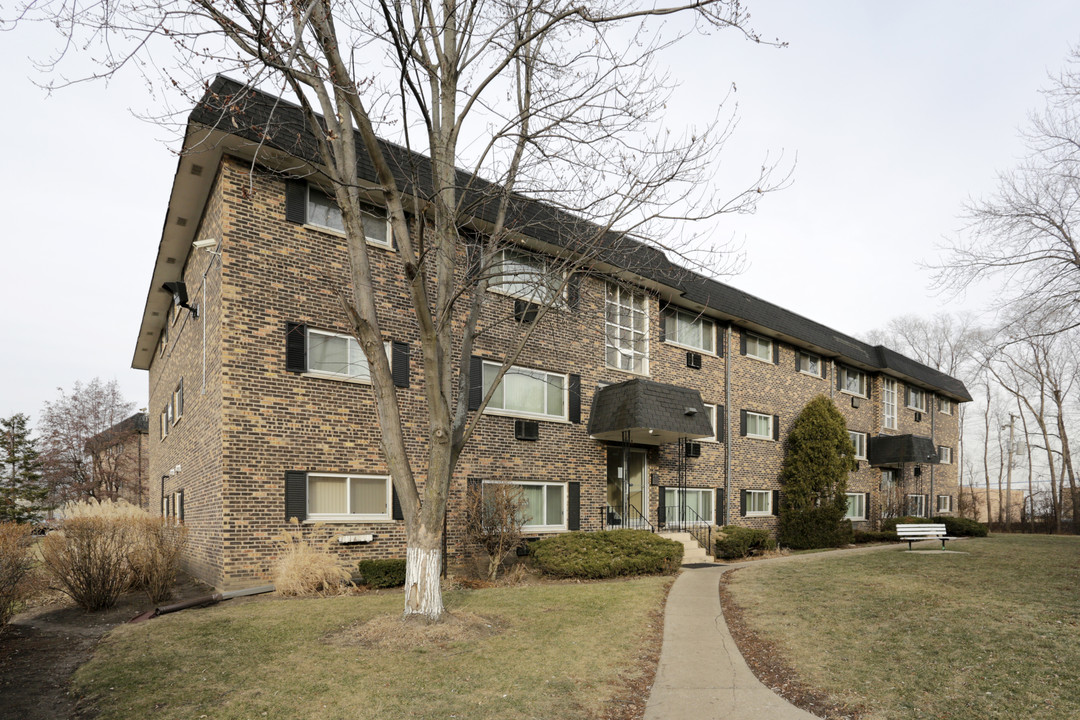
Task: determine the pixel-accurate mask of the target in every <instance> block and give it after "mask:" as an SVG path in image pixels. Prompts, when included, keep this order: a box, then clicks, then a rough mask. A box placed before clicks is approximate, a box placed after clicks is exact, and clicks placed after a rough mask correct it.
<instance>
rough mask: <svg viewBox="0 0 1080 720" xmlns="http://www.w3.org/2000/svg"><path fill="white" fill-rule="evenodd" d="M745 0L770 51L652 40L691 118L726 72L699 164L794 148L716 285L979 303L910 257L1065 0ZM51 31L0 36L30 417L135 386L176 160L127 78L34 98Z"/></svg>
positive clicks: (1012, 147) (866, 318) (1009, 125)
mask: <svg viewBox="0 0 1080 720" xmlns="http://www.w3.org/2000/svg"><path fill="white" fill-rule="evenodd" d="M749 8H750V10H751V12H752V15H753V25H754V26H755V27H756V28H757V29H758V30H759V31H761V33H762V35H763V36H765V37H770V38H771V37H778V38H780V39H782V40H784V41H786V42H787V43H788V44H789V45H788V47H787V48H784V49H774V48H769V47H764V46H757V45H753V44H752V43H749V42H746V41H744V40H741V39H740V38H738V37H737V36H735V35H734V34H719V35H714V36H710V37H694V38H691V39H690V41H689V42H688V43H686V44H685V45H683V46H682V47H681V48H680V50H679V51H678V53H677V54H675V55H673V56H672V58H671V59H672V66H671V72H672V73H673V75H675V76H676V77H678V78H680V79H681V81H682V83H683V84H682V87H681V88H680V90H679V93H678V94H677V96H676V97H675V98H674V101H673V103H672V104H671V111H672V112H673V113H689V114H691V115H701V110H702V108H703V107H704V108H706V110H707V109H708V108H709V107H710V106H715V104H716V102H717V99H718V98H720V97H722V96H723V95H724V94H725V93H726V92H727V90H728V89H729V88H730V86H731V84H732V83H735V84H736V87H737V92H736V93H735V95H734V98H735V99H736V100H737V101H738V104H739V117H740V124H739V127H738V130H737V132H736V134H735V135H734V137H733V138H732V139H731V141H730V143H729V146H728V149H727V152H726V154H725V158H726V159H725V162H724V164H723V165H722V166H721V167H719V168H718V169H717V172H718V173H724V174H725V178H726V177H730V178H732V182H734V183H738V182H740V178H746V179H747V180H748V179H749V178H750V177H751V176H752V173H753V171H754V168H755V166H756V165H758V164H760V161H761V160H762V158H763V157H765V155H766V153H770V154H771V155H772V156H773V157H776V156H777V155H778V154H779V153H781V152H782V153H783V156H784V158H785V159H786V160H788V161H790V160H792V159H794V158H795V157H796V155H797V158H798V162H797V164H796V165H795V169H794V176H793V183H792V185H791V187H790V188H788V189H786V190H784V191H783V192H781V193H777V194H775V195H771V196H768V197H766V198H765V199H764V201H763V202H762V203H761V205H760V207H759V210H758V212H757V214H756V215H754V216H739V217H725V218H722V219H720V220H719V221H718V222H717V223H716V226H715V227H714V228H713V229H712V236H713V237H714V238H715V239H716V240H718V241H723V240H727V239H734V240H735V241H737V242H739V243H741V244H742V245H743V246H744V249H745V251H746V254H747V261H748V264H749V267H748V269H747V270H746V271H745V272H744V273H742V274H741V275H738V276H736V277H733V278H729V279H728V281H729V282H731V284H733V285H735V286H737V287H739V288H741V289H744V290H746V291H748V292H751V293H753V294H755V295H758V296H760V297H762V298H765V299H767V300H770V301H773V302H776V303H778V304H780V305H783V306H785V307H788V308H790V309H792V310H794V311H796V312H799V313H801V314H803V315H806V316H808V317H810V318H812V319H814V320H817V321H819V322H823V323H825V324H827V325H830V326H832V327H834V328H836V329H838V330H841V331H844V332H847V333H849V334H853V335H856V336H861V335H863V334H864V333H865V332H866V331H868V330H870V329H873V328H875V327H879V326H881V325H882V324H884V322H885V321H886V320H888V319H889V318H890V317H893V316H896V315H900V314H905V313H916V314H922V315H928V314H931V313H933V312H935V311H937V310H939V309H949V310H957V309H962V308H963V309H970V310H974V311H979V310H981V309H982V308H983V306H984V305H985V301H986V298H988V297H991V296H992V294H993V288H983V289H982V290H980V291H979V292H977V293H972V294H970V295H969V296H968V297H966V298H961V299H958V300H953V301H946V300H945V299H944V298H942V297H940V296H939V295H937V294H936V293H935V288H933V287H931V286H930V282H929V277H928V273H927V272H926V271H925V270H922V269H920V268H919V266H918V265H917V261H919V260H929V259H932V258H933V257H934V255H935V254H936V250H935V248H936V246H937V245H939V244H941V243H942V242H944V241H945V240H947V239H949V238H954V237H956V236H957V233H958V231H959V230H960V228H961V225H962V223H961V221H960V215H961V212H962V206H963V203H964V201H965V200H966V199H967V198H969V197H979V196H984V195H987V194H989V193H990V192H991V191H992V190H993V187H994V184H995V173H996V172H997V171H999V170H1004V169H1007V168H1009V167H1011V166H1012V165H1013V164H1014V162H1015V161H1016V159H1017V158H1018V157H1019V155H1020V153H1021V151H1022V147H1021V144H1020V142H1019V140H1018V133H1017V131H1018V129H1019V128H1020V127H1021V126H1022V125H1023V122H1024V119H1025V117H1026V115H1027V113H1028V112H1029V111H1030V110H1031V109H1033V108H1035V107H1037V106H1038V104H1039V95H1038V90H1039V89H1040V88H1043V87H1045V86H1046V84H1047V74H1048V73H1049V72H1056V71H1057V70H1058V69H1059V68H1060V67H1061V65H1062V63H1063V61H1064V59H1065V56H1066V54H1067V53H1068V50H1069V48H1070V46H1071V45H1073V44H1075V43H1077V42H1078V41H1080V3H1077V2H1076V1H1075V0H1071V1H1064V0H1063V1H1061V2H1045V1H1042V2H1016V3H1004V2H986V1H983V0H980V1H979V2H974V1H972V2H941V1H940V0H939V1H937V2H908V3H880V2H855V1H854V0H852V1H850V2H828V3H808V2H798V1H795V0H790V1H787V2H768V3H766V2H760V1H759V2H753V1H751V2H750V3H749ZM54 45H55V40H54V37H53V36H52V35H50V34H49V33H48V32H46V31H45V29H42V28H19V29H18V30H17V31H15V32H14V33H5V34H2V35H0V63H2V64H0V67H2V68H3V71H2V72H3V73H4V83H3V85H4V89H5V101H6V102H7V103H8V109H7V110H6V111H5V112H3V113H0V137H2V138H3V141H2V143H3V157H4V165H5V172H4V173H3V179H2V181H0V182H2V183H3V187H2V192H0V198H2V199H0V207H2V208H3V211H4V213H3V214H4V217H5V219H6V228H5V230H4V232H3V238H4V239H3V253H2V254H0V302H2V308H3V314H4V319H5V320H4V327H5V329H6V332H5V333H4V337H5V340H4V341H3V342H2V343H0V378H2V380H0V416H7V415H10V414H11V413H14V412H26V413H28V414H30V415H31V416H32V422H36V420H37V418H38V416H39V413H40V409H41V406H42V403H43V402H44V401H46V400H51V399H54V398H55V397H56V394H57V391H56V388H57V387H63V388H65V389H69V388H70V387H71V386H72V384H73V383H74V382H75V381H78V380H81V381H88V380H90V379H92V378H94V377H100V378H102V379H104V380H111V379H114V378H115V379H116V380H117V381H118V382H119V383H120V386H121V388H122V390H123V392H124V393H125V394H126V396H127V397H128V398H129V399H131V400H133V401H134V402H136V403H137V406H140V407H141V406H143V405H145V404H146V396H147V384H148V382H147V374H146V373H145V372H142V371H137V370H132V369H131V367H130V365H131V358H132V355H133V352H134V347H135V339H136V335H137V332H138V328H139V320H140V317H141V314H142V309H143V304H144V302H145V299H146V294H147V290H148V286H149V282H150V272H151V270H152V268H153V262H154V258H155V255H156V250H157V245H158V241H159V239H160V235H161V228H162V224H163V221H164V217H165V209H166V204H167V201H168V195H169V189H170V187H171V184H172V177H173V173H174V171H175V167H176V157H175V155H174V154H173V150H174V149H175V148H176V147H177V144H176V142H175V139H174V138H173V137H172V136H171V135H170V133H169V131H167V130H165V129H163V128H161V127H158V126H155V125H153V124H149V123H147V122H144V121H141V120H139V119H136V118H135V117H134V116H133V114H132V111H133V110H135V111H142V110H145V109H147V108H153V107H155V103H156V102H157V101H156V100H155V99H154V98H152V97H150V96H149V93H148V89H147V88H146V87H145V86H144V85H143V84H142V82H141V81H140V80H139V79H138V78H137V77H136V76H135V75H133V74H132V75H127V76H122V77H121V78H120V79H119V80H114V81H113V82H111V83H110V84H109V85H107V86H106V85H105V84H102V83H97V84H92V85H82V86H78V87H74V88H69V89H65V90H62V91H59V92H57V93H55V94H53V95H52V96H51V97H49V96H47V95H46V93H45V92H44V91H43V90H41V89H40V88H38V87H36V86H35V84H34V82H35V81H37V82H42V81H44V80H45V78H44V77H43V76H41V75H39V74H37V73H36V72H35V70H34V67H33V65H32V64H31V62H30V60H29V58H31V57H33V58H41V57H44V56H46V55H47V54H48V50H49V48H51V47H53V46H54ZM77 70H78V68H77V67H76V66H74V65H73V66H71V71H72V72H76V71H77Z"/></svg>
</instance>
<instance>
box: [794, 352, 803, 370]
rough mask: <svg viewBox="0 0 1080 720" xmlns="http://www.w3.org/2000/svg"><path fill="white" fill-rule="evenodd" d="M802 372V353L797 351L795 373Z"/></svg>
mask: <svg viewBox="0 0 1080 720" xmlns="http://www.w3.org/2000/svg"><path fill="white" fill-rule="evenodd" d="M801 371H802V353H801V352H799V351H798V350H796V351H795V372H801Z"/></svg>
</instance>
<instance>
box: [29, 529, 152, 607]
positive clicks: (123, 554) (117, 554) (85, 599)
mask: <svg viewBox="0 0 1080 720" xmlns="http://www.w3.org/2000/svg"><path fill="white" fill-rule="evenodd" d="M131 535H132V530H131V527H130V524H128V523H125V522H121V521H118V520H116V519H114V518H109V517H105V516H101V515H98V516H77V517H69V518H66V519H65V520H64V522H63V524H62V525H61V527H60V529H59V530H57V531H56V532H53V533H49V534H48V535H46V536H45V537H44V538H43V539H42V541H41V559H42V562H43V563H44V565H45V569H46V570H48V571H49V572H50V573H51V574H52V576H53V578H54V579H55V580H56V581H57V582H58V583H59V586H60V587H59V589H60V591H61V592H63V593H64V594H66V595H67V596H68V597H70V598H71V599H72V600H74V601H75V602H76V603H78V604H79V606H80V607H82V608H83V609H84V610H104V609H105V608H110V607H112V606H113V605H115V604H116V598H118V597H119V596H120V593H122V592H123V591H124V590H127V589H128V587H130V586H131V578H132V575H131V570H130V567H129V565H128V562H127V555H128V547H129V542H130V541H131Z"/></svg>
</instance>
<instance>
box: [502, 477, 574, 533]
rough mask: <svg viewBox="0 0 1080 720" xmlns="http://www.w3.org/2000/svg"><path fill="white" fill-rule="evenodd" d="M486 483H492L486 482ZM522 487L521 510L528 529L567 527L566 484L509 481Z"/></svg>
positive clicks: (562, 528)
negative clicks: (523, 502) (522, 502)
mask: <svg viewBox="0 0 1080 720" xmlns="http://www.w3.org/2000/svg"><path fill="white" fill-rule="evenodd" d="M484 484H485V485H488V484H492V483H488V482H485V483H484ZM509 484H510V485H513V486H515V487H519V488H521V493H522V497H523V499H524V500H525V506H524V507H523V508H522V510H521V514H522V519H523V520H524V526H523V527H524V529H526V530H565V529H566V485H564V484H562V483H509Z"/></svg>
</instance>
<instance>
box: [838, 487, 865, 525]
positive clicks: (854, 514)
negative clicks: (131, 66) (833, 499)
mask: <svg viewBox="0 0 1080 720" xmlns="http://www.w3.org/2000/svg"><path fill="white" fill-rule="evenodd" d="M844 517H845V518H847V519H848V520H866V519H867V514H866V493H848V494H847V514H846V515H844Z"/></svg>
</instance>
